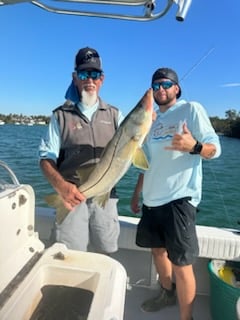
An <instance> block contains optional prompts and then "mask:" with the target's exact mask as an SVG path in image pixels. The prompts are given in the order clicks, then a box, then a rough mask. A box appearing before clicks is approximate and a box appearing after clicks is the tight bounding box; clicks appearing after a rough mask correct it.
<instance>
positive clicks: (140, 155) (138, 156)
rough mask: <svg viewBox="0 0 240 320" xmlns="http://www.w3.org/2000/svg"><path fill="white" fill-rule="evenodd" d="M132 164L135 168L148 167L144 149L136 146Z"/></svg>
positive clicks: (145, 168) (144, 168)
mask: <svg viewBox="0 0 240 320" xmlns="http://www.w3.org/2000/svg"><path fill="white" fill-rule="evenodd" d="M132 162H133V165H134V166H135V167H137V168H140V169H143V170H147V169H148V168H149V163H148V160H147V157H146V155H145V153H144V151H143V150H142V149H141V148H138V149H137V150H136V152H135V154H134V156H133V161H132Z"/></svg>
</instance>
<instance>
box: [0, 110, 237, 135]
mask: <svg viewBox="0 0 240 320" xmlns="http://www.w3.org/2000/svg"><path fill="white" fill-rule="evenodd" d="M49 120H50V117H47V116H43V115H39V116H24V115H22V114H20V115H18V114H12V113H10V114H9V115H4V114H0V121H3V122H4V123H5V124H48V123H49ZM210 120H211V123H212V125H213V127H214V129H215V130H216V132H217V133H218V134H223V135H225V136H227V137H232V138H240V112H238V111H236V110H234V109H229V110H227V111H226V112H225V119H220V118H219V117H210Z"/></svg>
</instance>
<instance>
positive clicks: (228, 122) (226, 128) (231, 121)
mask: <svg viewBox="0 0 240 320" xmlns="http://www.w3.org/2000/svg"><path fill="white" fill-rule="evenodd" d="M225 117H226V119H219V118H218V117H210V120H211V123H212V125H213V127H214V129H215V130H216V132H217V133H221V134H223V135H225V136H227V137H231V138H240V112H237V111H236V110H234V109H230V110H228V111H226V112H225Z"/></svg>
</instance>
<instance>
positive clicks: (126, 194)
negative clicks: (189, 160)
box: [0, 125, 240, 229]
mask: <svg viewBox="0 0 240 320" xmlns="http://www.w3.org/2000/svg"><path fill="white" fill-rule="evenodd" d="M45 130H46V126H41V125H34V126H26V125H2V126H0V137H1V139H0V160H1V161H4V162H6V163H7V164H8V165H9V167H10V168H11V169H12V170H13V172H14V173H15V175H16V176H17V178H18V180H19V182H20V183H23V184H30V185H31V186H32V187H33V188H34V191H35V195H36V205H37V206H45V207H46V203H45V201H44V196H45V195H46V194H48V193H50V192H52V191H53V189H52V187H51V186H50V185H49V184H48V182H47V181H46V179H45V178H44V176H43V175H42V172H41V170H40V169H39V165H38V157H37V150H38V145H39V143H40V139H41V137H42V136H43V135H44V132H45ZM220 140H221V145H222V155H221V156H220V157H219V158H218V159H214V160H211V161H203V175H204V176H203V195H202V201H201V204H200V206H199V212H198V214H197V223H198V224H201V225H210V226H218V227H228V228H234V229H240V159H239V154H240V139H232V138H227V137H224V136H221V137H220ZM136 179H137V171H136V169H135V168H134V167H131V168H130V169H129V171H128V172H127V173H126V175H125V176H124V177H123V178H122V179H121V180H120V182H119V183H118V185H117V191H118V195H119V198H120V199H119V214H120V215H128V216H133V214H132V213H131V209H130V199H131V195H132V192H133V188H134V186H135V183H136ZM0 180H4V181H7V182H8V181H10V180H9V175H8V174H7V173H6V171H5V170H3V169H1V168H0Z"/></svg>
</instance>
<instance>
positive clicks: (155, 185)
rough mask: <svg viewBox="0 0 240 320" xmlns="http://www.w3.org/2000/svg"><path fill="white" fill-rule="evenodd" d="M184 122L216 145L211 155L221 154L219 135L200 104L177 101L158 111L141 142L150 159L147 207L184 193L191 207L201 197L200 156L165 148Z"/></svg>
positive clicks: (145, 186) (145, 187) (146, 174)
mask: <svg viewBox="0 0 240 320" xmlns="http://www.w3.org/2000/svg"><path fill="white" fill-rule="evenodd" d="M183 123H186V124H187V127H188V129H189V130H190V131H191V133H192V135H193V137H194V138H195V139H197V140H199V141H200V142H202V143H212V144H214V145H215V146H216V154H215V156H214V158H216V157H218V156H219V155H220V153H221V146H220V142H219V138H218V136H217V134H216V133H215V131H214V129H213V127H212V125H211V123H210V120H209V117H208V115H207V113H206V111H205V109H204V108H203V107H202V105H201V104H199V103H197V102H190V103H188V102H186V101H184V100H180V101H179V102H177V103H176V104H175V105H174V106H172V107H171V108H169V109H168V110H167V111H166V112H164V113H161V112H160V111H159V110H158V111H157V118H156V120H155V121H154V122H153V125H152V128H151V130H150V133H149V135H148V138H147V140H146V143H145V145H144V149H145V151H146V153H147V156H148V158H149V162H150V168H149V169H148V170H146V171H145V172H144V184H143V202H144V204H145V205H147V206H150V207H151V206H152V207H155V206H160V205H163V204H166V203H168V202H170V201H172V200H176V199H179V198H183V197H187V196H189V197H191V198H192V200H191V203H192V204H193V205H194V206H197V205H198V204H199V202H200V200H201V195H202V158H201V156H200V155H192V154H189V153H187V152H180V151H172V150H166V149H165V147H166V146H170V145H171V140H172V138H173V135H174V134H175V133H181V130H182V126H183Z"/></svg>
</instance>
